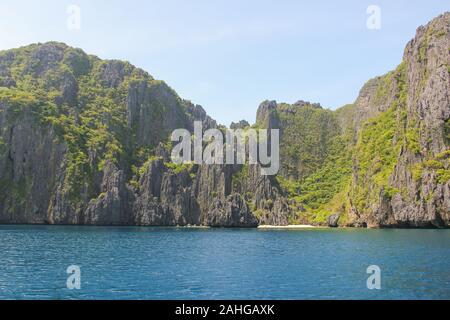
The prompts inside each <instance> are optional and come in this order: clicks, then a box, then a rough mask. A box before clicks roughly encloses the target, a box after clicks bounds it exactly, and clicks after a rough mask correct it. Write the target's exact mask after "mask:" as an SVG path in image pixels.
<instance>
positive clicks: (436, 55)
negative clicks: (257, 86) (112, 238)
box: [0, 13, 450, 227]
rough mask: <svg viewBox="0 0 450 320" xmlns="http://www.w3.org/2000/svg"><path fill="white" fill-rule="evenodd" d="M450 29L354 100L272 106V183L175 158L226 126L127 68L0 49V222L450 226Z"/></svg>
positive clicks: (424, 41)
mask: <svg viewBox="0 0 450 320" xmlns="http://www.w3.org/2000/svg"><path fill="white" fill-rule="evenodd" d="M449 21H450V14H449V13H446V14H444V15H441V16H439V17H437V18H436V19H434V20H433V21H431V22H430V23H429V24H428V25H427V26H425V27H420V28H419V29H418V31H417V35H416V37H415V38H414V39H413V40H412V41H411V42H410V43H408V45H407V47H406V49H405V54H404V59H403V62H402V63H401V64H400V65H399V67H398V68H397V69H396V70H395V71H393V72H390V73H388V74H387V75H384V76H381V77H378V78H375V79H373V80H370V81H369V82H367V84H366V85H365V86H364V87H363V88H362V89H361V92H360V95H359V97H358V98H357V100H356V101H355V103H354V104H351V105H347V106H345V107H343V108H341V109H339V110H336V111H330V110H327V109H324V108H322V107H321V106H320V104H317V103H309V102H305V101H298V102H296V103H294V104H286V103H281V104H278V103H276V102H275V101H265V102H263V103H262V104H261V105H260V107H259V108H258V110H257V117H256V124H255V125H254V127H256V128H268V129H280V134H281V136H280V139H281V141H280V142H281V143H280V146H281V150H280V158H281V159H280V160H281V168H280V172H279V174H278V175H277V176H263V175H261V174H260V170H261V168H260V167H259V166H258V165H249V164H245V165H191V164H183V165H175V164H174V163H172V162H171V161H170V158H169V154H170V153H169V151H170V148H171V145H170V142H169V134H170V133H171V132H172V130H174V129H176V128H186V129H187V130H189V131H191V132H192V131H193V123H194V121H201V122H202V124H203V128H204V129H205V130H206V129H208V128H219V129H222V128H223V127H221V126H219V125H218V124H217V123H216V122H215V121H214V120H213V119H211V118H210V117H209V116H208V115H207V114H206V112H205V111H204V110H203V108H202V107H201V106H198V105H194V104H192V103H191V102H189V101H186V100H183V99H181V98H180V97H179V96H178V95H177V94H176V93H175V92H174V91H173V90H172V89H171V88H170V87H169V86H168V85H167V84H165V83H164V82H162V81H158V80H155V79H153V77H151V76H150V75H149V74H148V73H146V72H145V71H143V70H141V69H138V68H136V67H134V66H132V65H131V64H129V63H127V62H122V61H117V60H101V59H99V58H97V57H95V56H90V55H87V54H85V53H84V52H83V51H81V50H79V49H74V48H70V47H68V46H66V45H64V44H61V43H55V42H50V43H45V44H35V45H30V46H27V47H23V48H19V49H13V50H8V51H3V52H0V223H49V224H92V225H171V226H172V225H208V226H225V227H253V226H257V225H258V224H274V225H286V224H288V223H310V224H318V225H331V226H373V227H449V226H450V168H449V156H450V149H449V142H450V122H449V119H450V98H449V94H450V69H449V65H450V61H449V60H450V54H449V50H450V30H449V29H450V26H449ZM232 127H233V128H236V129H242V130H247V129H248V128H250V125H249V124H248V123H247V122H246V121H240V122H239V123H233V124H232Z"/></svg>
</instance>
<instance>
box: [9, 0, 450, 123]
mask: <svg viewBox="0 0 450 320" xmlns="http://www.w3.org/2000/svg"><path fill="white" fill-rule="evenodd" d="M70 4H75V5H78V6H79V7H80V8H81V30H79V31H70V30H68V29H67V27H66V20H67V17H68V15H67V14H66V8H67V6H68V5H70ZM371 4H375V5H378V6H379V7H380V8H381V14H382V15H381V19H382V20H381V30H377V31H374V30H369V29H367V27H366V20H367V18H368V14H367V13H366V9H367V7H368V6H369V5H371ZM449 9H450V5H449V2H448V1H444V0H427V1H423V0H422V1H418V0H412V1H411V0H388V1H384V0H383V1H381V0H371V1H365V0H346V1H319V0H315V1H300V0H297V1H294V0H291V1H287V0H278V1H274V0H273V1H264V0H250V1H245V0H223V1H214V0H198V1H197V0H192V1H187V0H185V1H181V0H177V1H175V0H164V1H163V0H161V1H137V0H134V1H133V0H128V1H118V0H115V1H112V0H108V1H106V0H102V1H100V0H86V1H81V0H70V1H61V0H57V1H56V0H55V1H50V0H40V1H35V0H29V1H20V0H14V1H5V0H1V1H0V49H9V48H13V47H18V46H22V45H26V44H29V43H34V42H45V41H50V40H55V41H62V42H65V43H67V44H69V45H72V46H76V47H80V48H82V49H83V50H85V51H86V52H88V53H91V54H95V55H98V56H99V57H100V58H114V59H122V60H128V61H130V62H131V63H133V64H134V65H136V66H138V67H141V68H143V69H145V70H146V71H148V72H149V73H151V74H152V75H153V76H154V77H155V78H157V79H162V80H165V81H166V82H167V83H168V84H169V85H170V86H171V87H172V88H174V89H175V90H176V91H177V92H178V93H179V94H180V96H181V97H183V98H185V99H189V100H192V101H193V102H194V103H198V104H201V105H202V106H203V107H204V108H205V109H206V111H207V112H208V113H209V114H210V115H211V116H212V117H213V118H215V119H217V120H218V121H219V122H220V123H223V124H226V125H228V124H229V123H230V122H231V121H232V120H235V121H237V120H240V119H246V120H248V121H249V122H253V121H254V118H255V114H256V108H257V106H258V104H259V103H260V102H261V101H263V100H265V99H275V100H277V101H279V102H290V103H292V102H295V101H297V100H300V99H302V100H309V101H311V102H320V103H321V104H322V105H323V106H324V107H327V108H331V109H335V108H337V107H339V106H342V105H344V104H346V103H351V102H353V101H354V100H355V98H356V96H357V94H358V91H359V89H360V88H361V86H362V85H363V84H364V83H365V81H366V80H368V79H369V78H371V77H374V76H377V75H381V74H383V73H385V72H387V71H389V70H392V69H394V68H395V67H396V65H397V64H399V63H400V61H401V58H402V55H403V49H404V47H405V45H406V43H407V41H409V40H410V39H411V38H412V37H413V36H414V34H415V30H416V28H417V27H418V26H419V25H422V24H425V23H426V22H428V21H429V20H431V19H432V18H434V17H435V16H437V15H439V14H440V13H443V12H444V11H448V10H449Z"/></svg>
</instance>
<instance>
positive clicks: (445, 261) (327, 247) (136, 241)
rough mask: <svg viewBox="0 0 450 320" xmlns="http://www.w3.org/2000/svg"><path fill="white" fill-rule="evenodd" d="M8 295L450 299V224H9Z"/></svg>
mask: <svg viewBox="0 0 450 320" xmlns="http://www.w3.org/2000/svg"><path fill="white" fill-rule="evenodd" d="M70 265H78V266H79V267H80V270H81V289H80V290H77V289H74V290H69V289H67V286H66V280H67V277H68V274H67V273H66V269H67V267H68V266H70ZM370 265H378V266H379V267H380V269H381V290H369V289H367V286H366V280H367V278H368V277H369V276H370V275H369V274H367V273H366V269H367V267H368V266H370ZM0 299H450V230H350V229H348V230H347V229H345V230H328V229H324V230H257V229H189V228H141V227H77V226H70V227H69V226H0Z"/></svg>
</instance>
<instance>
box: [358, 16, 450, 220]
mask: <svg viewBox="0 0 450 320" xmlns="http://www.w3.org/2000/svg"><path fill="white" fill-rule="evenodd" d="M449 50H450V14H449V13H446V14H444V15H441V16H440V17H438V18H436V19H434V20H433V21H432V22H430V23H429V24H428V25H426V26H425V27H420V28H419V29H418V30H417V34H416V37H415V38H414V39H413V40H411V41H410V42H409V43H408V45H407V47H406V49H405V53H404V58H403V62H402V64H401V65H400V66H399V67H398V68H397V70H396V71H394V72H392V73H389V74H388V75H386V76H384V77H380V78H377V79H374V80H371V81H369V82H368V83H367V84H366V86H365V87H364V88H363V90H362V91H361V94H360V97H359V98H358V100H357V101H356V103H355V105H356V106H355V107H356V112H357V113H356V118H355V121H356V130H357V132H358V133H357V134H359V139H360V141H359V143H360V144H362V143H364V141H363V140H364V135H365V134H366V133H367V132H368V131H370V130H371V128H370V127H369V126H372V127H376V126H380V125H379V124H380V122H382V121H384V119H383V118H385V117H386V113H389V115H390V117H393V118H394V119H395V121H392V124H393V125H394V126H395V127H396V128H395V129H394V130H392V132H391V134H392V137H391V138H390V139H388V143H389V147H390V148H391V149H392V157H393V158H395V159H393V160H392V161H389V164H388V166H389V168H387V170H385V172H384V177H383V179H384V181H381V183H380V181H376V179H370V178H368V177H367V176H364V174H366V173H367V174H371V175H372V176H373V174H375V175H377V174H378V173H377V172H374V170H369V171H365V170H361V167H363V166H364V164H361V162H362V161H361V159H359V158H358V153H357V156H356V157H355V158H354V168H353V180H354V182H355V183H354V185H355V186H356V188H355V189H357V188H358V187H359V186H360V185H361V184H362V183H367V189H368V190H370V191H369V192H367V194H366V196H365V199H364V197H360V194H359V191H358V190H356V191H355V192H353V193H352V195H355V198H358V197H359V199H357V201H358V200H359V201H360V203H355V204H354V206H353V210H354V214H355V221H358V222H360V223H361V222H362V223H367V224H368V225H371V226H410V227H422V226H449V225H450V220H449V213H450V202H449V192H450V184H449V183H450V181H449V180H450V175H449V155H450V150H449V142H450V141H449V135H448V134H449V131H448V125H449V119H450V97H449V94H450V69H449V65H450V53H449ZM367 119H370V120H369V121H368V122H367ZM365 121H366V122H365ZM376 122H378V123H376ZM386 123H387V121H386ZM364 126H366V127H364ZM372 151H375V150H372ZM372 156H373V157H374V161H371V164H372V165H376V163H375V162H376V161H378V160H380V161H383V160H384V159H383V157H380V159H377V155H376V154H373V155H372ZM361 200H362V201H361Z"/></svg>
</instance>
